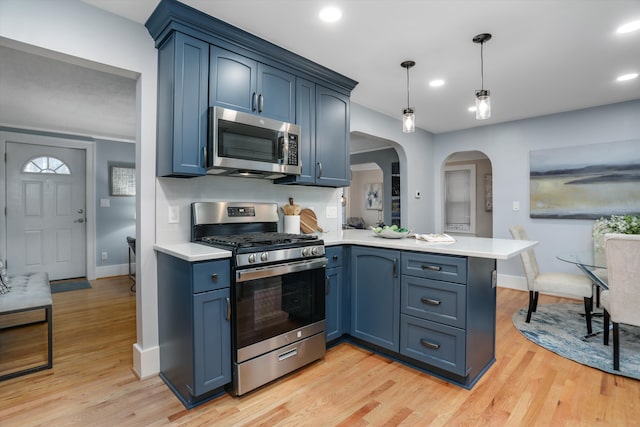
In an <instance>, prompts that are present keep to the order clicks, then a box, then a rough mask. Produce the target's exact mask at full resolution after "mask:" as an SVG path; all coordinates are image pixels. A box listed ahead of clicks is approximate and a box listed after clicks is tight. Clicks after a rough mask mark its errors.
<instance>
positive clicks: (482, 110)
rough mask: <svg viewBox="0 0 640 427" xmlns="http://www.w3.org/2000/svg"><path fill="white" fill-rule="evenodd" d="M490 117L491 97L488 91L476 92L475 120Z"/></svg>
mask: <svg viewBox="0 0 640 427" xmlns="http://www.w3.org/2000/svg"><path fill="white" fill-rule="evenodd" d="M489 117H491V97H490V96H489V91H488V90H477V91H476V120H485V119H488V118H489Z"/></svg>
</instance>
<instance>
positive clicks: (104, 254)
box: [102, 252, 109, 260]
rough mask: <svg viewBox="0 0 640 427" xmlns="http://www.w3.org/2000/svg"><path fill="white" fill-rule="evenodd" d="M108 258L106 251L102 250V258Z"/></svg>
mask: <svg viewBox="0 0 640 427" xmlns="http://www.w3.org/2000/svg"><path fill="white" fill-rule="evenodd" d="M107 258H109V257H108V256H107V253H106V252H102V260H105V259H107Z"/></svg>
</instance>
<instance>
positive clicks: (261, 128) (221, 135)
mask: <svg viewBox="0 0 640 427" xmlns="http://www.w3.org/2000/svg"><path fill="white" fill-rule="evenodd" d="M299 138H300V127H299V126H298V125H295V124H292V123H286V122H280V121H277V120H273V119H269V118H266V117H261V116H257V115H253V114H247V113H243V112H241V111H234V110H231V109H228V108H221V107H210V108H209V132H208V147H207V148H208V150H207V153H208V157H209V159H207V166H208V171H207V173H209V174H213V175H228V176H243V177H262V178H268V179H275V178H280V177H283V176H286V175H300V173H301V172H302V165H301V163H300V151H299V146H298V141H299Z"/></svg>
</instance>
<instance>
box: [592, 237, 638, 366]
mask: <svg viewBox="0 0 640 427" xmlns="http://www.w3.org/2000/svg"><path fill="white" fill-rule="evenodd" d="M604 248H605V249H604V250H605V253H606V254H607V278H608V282H607V284H608V285H609V290H608V291H602V292H601V293H600V304H601V305H602V307H603V308H604V345H609V320H611V323H613V369H614V370H616V371H619V370H620V338H619V329H618V324H620V323H624V324H625V325H633V326H640V235H638V234H605V236H604Z"/></svg>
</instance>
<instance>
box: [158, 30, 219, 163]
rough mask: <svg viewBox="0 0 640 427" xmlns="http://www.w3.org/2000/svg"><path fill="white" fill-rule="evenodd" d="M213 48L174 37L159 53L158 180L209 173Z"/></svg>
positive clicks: (201, 42)
mask: <svg viewBox="0 0 640 427" xmlns="http://www.w3.org/2000/svg"><path fill="white" fill-rule="evenodd" d="M208 77H209V44H208V43H205V42H203V41H201V40H198V39H195V38H193V37H189V36H187V35H185V34H182V33H177V32H176V33H173V34H172V35H171V36H170V37H169V38H168V39H167V40H166V41H165V42H164V43H163V44H162V45H161V46H160V47H159V49H158V135H157V138H158V140H157V146H158V147H157V148H158V149H157V157H156V174H157V175H158V176H199V175H204V174H205V173H206V165H205V155H206V154H205V150H206V146H207V107H208V99H207V88H208V84H209V83H208Z"/></svg>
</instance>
